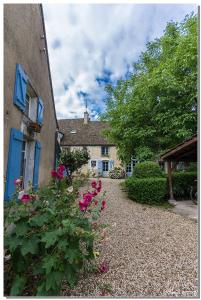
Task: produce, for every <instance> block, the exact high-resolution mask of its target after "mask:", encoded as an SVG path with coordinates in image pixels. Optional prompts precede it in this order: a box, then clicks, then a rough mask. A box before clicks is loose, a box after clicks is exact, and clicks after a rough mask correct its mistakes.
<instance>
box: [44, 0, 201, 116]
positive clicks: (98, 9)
mask: <svg viewBox="0 0 201 300" xmlns="http://www.w3.org/2000/svg"><path fill="white" fill-rule="evenodd" d="M43 8H44V15H45V26H46V34H47V42H48V50H49V59H50V67H51V74H52V81H53V89H54V97H55V104H56V111H57V117H58V119H64V118H80V117H83V113H84V111H85V102H86V100H87V103H88V111H89V113H90V116H91V118H92V119H97V118H98V116H99V114H100V112H102V111H104V109H105V97H106V94H105V90H104V87H105V85H106V84H107V83H112V84H114V85H115V83H116V81H117V80H118V79H120V78H126V76H127V74H128V72H129V71H130V70H132V64H133V62H135V61H136V60H137V59H138V57H139V54H140V52H141V51H144V50H145V45H146V42H147V41H151V40H153V39H154V38H156V37H160V36H161V35H162V34H163V31H164V29H165V26H166V23H167V22H168V21H171V20H173V21H181V20H182V19H183V18H184V17H185V15H186V14H188V13H190V12H192V11H197V7H196V6H195V5H187V4H183V5H182V4H178V5H177V4H116V5H114V4H112V5H108V4H82V5H81V4H75V5H74V4H46V5H43Z"/></svg>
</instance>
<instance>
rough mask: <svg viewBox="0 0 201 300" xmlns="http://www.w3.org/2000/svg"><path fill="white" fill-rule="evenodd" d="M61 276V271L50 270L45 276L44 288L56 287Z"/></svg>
mask: <svg viewBox="0 0 201 300" xmlns="http://www.w3.org/2000/svg"><path fill="white" fill-rule="evenodd" d="M62 278H63V273H61V272H58V271H54V272H51V273H50V274H49V275H48V276H47V277H46V290H47V291H48V290H50V289H53V290H54V289H57V288H58V287H59V286H60V284H61V280H62Z"/></svg>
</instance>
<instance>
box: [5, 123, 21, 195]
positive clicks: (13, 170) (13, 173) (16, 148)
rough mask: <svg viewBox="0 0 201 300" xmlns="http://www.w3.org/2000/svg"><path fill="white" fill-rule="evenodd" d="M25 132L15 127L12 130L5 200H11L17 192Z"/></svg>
mask: <svg viewBox="0 0 201 300" xmlns="http://www.w3.org/2000/svg"><path fill="white" fill-rule="evenodd" d="M22 144H23V133H22V132H21V131H19V130H17V129H15V128H11V131H10V143H9V152H8V165H7V175H6V186H5V194H4V198H5V200H10V199H11V198H12V196H13V193H14V192H15V184H14V181H15V179H17V178H19V177H20V168H21V156H22Z"/></svg>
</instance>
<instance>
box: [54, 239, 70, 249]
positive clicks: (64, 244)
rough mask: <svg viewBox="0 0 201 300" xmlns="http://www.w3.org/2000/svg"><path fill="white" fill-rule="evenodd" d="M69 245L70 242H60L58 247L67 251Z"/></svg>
mask: <svg viewBox="0 0 201 300" xmlns="http://www.w3.org/2000/svg"><path fill="white" fill-rule="evenodd" d="M68 245H69V242H68V241H66V240H60V241H59V242H58V245H57V247H58V249H59V250H62V251H65V250H66V249H67V247H68Z"/></svg>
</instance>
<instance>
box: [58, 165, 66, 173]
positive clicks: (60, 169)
mask: <svg viewBox="0 0 201 300" xmlns="http://www.w3.org/2000/svg"><path fill="white" fill-rule="evenodd" d="M65 169H66V168H65V166H64V165H59V167H58V169H57V171H58V172H61V173H62V172H63V171H65Z"/></svg>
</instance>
